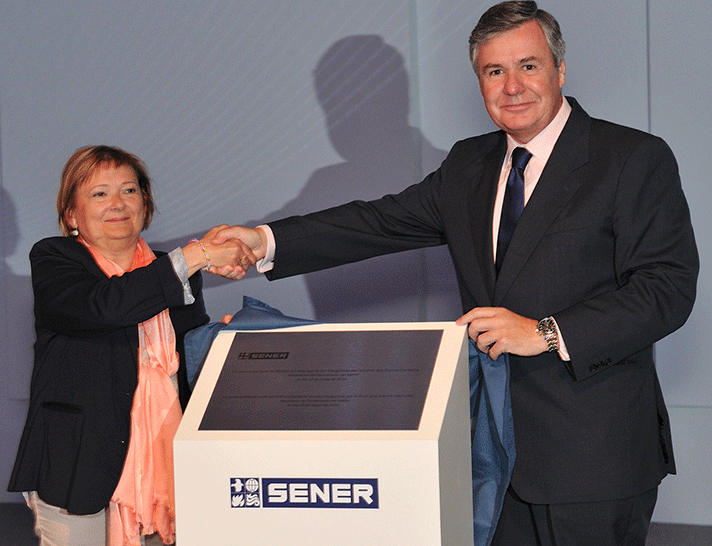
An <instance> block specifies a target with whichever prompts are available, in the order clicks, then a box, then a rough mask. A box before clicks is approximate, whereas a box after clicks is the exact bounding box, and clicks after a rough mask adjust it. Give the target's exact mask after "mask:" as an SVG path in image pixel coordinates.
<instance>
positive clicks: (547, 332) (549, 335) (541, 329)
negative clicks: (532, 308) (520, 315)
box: [536, 317, 559, 353]
mask: <svg viewBox="0 0 712 546" xmlns="http://www.w3.org/2000/svg"><path fill="white" fill-rule="evenodd" d="M536 331H537V333H538V334H539V335H540V336H541V337H543V338H544V341H546V344H547V345H548V346H549V352H550V353H555V352H558V350H559V334H558V332H557V331H556V323H555V322H554V319H553V318H552V317H546V318H543V319H541V320H540V321H539V324H537V325H536Z"/></svg>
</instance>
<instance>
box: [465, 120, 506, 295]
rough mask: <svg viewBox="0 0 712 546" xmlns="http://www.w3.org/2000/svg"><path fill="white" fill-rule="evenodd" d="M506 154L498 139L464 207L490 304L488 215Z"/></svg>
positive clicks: (492, 286)
mask: <svg viewBox="0 0 712 546" xmlns="http://www.w3.org/2000/svg"><path fill="white" fill-rule="evenodd" d="M506 152H507V139H506V137H505V135H504V133H502V138H501V139H500V142H499V143H498V144H497V146H496V147H495V148H494V149H493V150H492V151H491V152H490V153H489V154H487V155H486V156H485V157H484V159H483V161H482V169H481V170H480V171H478V172H477V174H476V176H475V177H473V179H472V182H471V183H470V184H469V193H468V206H469V216H470V229H471V232H472V234H473V241H474V245H475V249H474V252H475V254H474V255H475V257H476V259H477V263H478V265H479V268H480V271H479V273H480V278H481V279H482V280H483V283H484V285H485V289H486V291H487V296H488V300H489V301H492V298H493V296H494V289H495V280H496V276H495V270H494V250H493V248H492V215H493V211H494V201H495V197H496V196H497V181H498V180H499V174H500V171H501V169H502V162H503V161H504V155H505V153H506Z"/></svg>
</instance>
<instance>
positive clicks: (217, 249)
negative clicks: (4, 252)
mask: <svg viewBox="0 0 712 546" xmlns="http://www.w3.org/2000/svg"><path fill="white" fill-rule="evenodd" d="M57 210H58V213H59V225H60V229H61V231H62V233H63V234H64V235H65V237H52V238H48V239H44V240H42V241H39V242H38V243H37V244H35V246H34V247H33V249H32V251H31V252H30V262H31V265H32V286H33V291H34V296H35V328H36V333H37V342H36V343H35V365H34V370H33V374H32V384H31V393H30V407H29V412H28V417H27V422H26V424H25V429H24V432H23V435H22V440H21V442H20V447H19V450H18V455H17V459H16V461H15V467H14V469H13V473H12V477H11V481H10V487H9V490H10V491H22V492H24V493H25V497H26V498H27V500H28V504H29V505H30V507H31V508H32V510H33V512H34V514H35V521H36V531H37V534H38V535H39V536H40V545H41V546H45V545H48V546H49V545H51V546H55V545H59V544H61V545H67V546H69V545H71V546H78V545H86V546H89V545H91V546H96V545H103V544H105V543H107V542H108V543H110V544H112V546H113V545H115V544H116V545H124V544H126V545H136V544H140V542H141V539H140V535H142V534H144V535H146V534H152V533H154V532H158V533H159V534H160V536H161V538H162V539H163V541H164V543H166V544H169V543H171V542H173V541H174V540H175V535H174V533H175V522H174V498H173V468H172V467H173V464H172V463H173V453H172V440H173V435H174V433H175V430H176V428H177V426H178V422H179V420H180V417H181V406H180V403H179V397H178V392H177V391H178V388H177V387H178V384H179V383H181V387H182V386H183V385H182V384H183V382H184V377H182V376H181V374H180V373H179V372H182V373H183V375H184V370H183V369H182V367H180V366H179V357H178V354H177V352H176V351H177V350H178V351H180V350H181V349H182V341H183V336H184V334H185V332H186V331H188V330H190V329H192V328H195V327H197V326H200V325H202V324H204V323H206V322H207V321H208V316H207V315H206V313H205V307H204V303H203V299H202V294H201V286H202V281H201V276H200V269H201V268H206V269H209V268H210V267H211V266H216V267H220V266H223V265H228V264H232V265H236V264H239V263H240V261H241V260H242V262H243V263H245V264H246V265H247V261H248V260H249V259H253V258H254V257H253V256H252V254H251V252H250V251H249V249H246V248H243V247H242V245H241V243H239V242H237V241H230V244H229V245H221V246H215V245H213V244H212V243H211V240H212V237H213V234H214V233H215V232H216V230H217V229H218V228H213V229H212V230H211V231H210V232H208V234H206V235H205V237H203V239H202V240H201V241H197V240H193V241H191V242H190V243H189V244H187V245H186V246H185V247H183V248H178V249H176V250H174V251H173V252H171V253H170V254H164V253H156V254H154V253H153V252H152V251H151V249H150V248H149V247H148V245H147V244H146V243H145V241H144V240H143V238H141V237H140V235H139V234H140V232H141V231H142V230H143V229H146V228H147V227H148V225H149V223H150V221H151V218H152V216H153V211H154V203H153V197H152V194H151V185H150V180H149V177H148V173H147V171H146V168H145V166H144V164H143V163H142V162H141V160H140V159H138V158H137V157H135V156H133V155H131V154H129V153H127V152H125V151H123V150H120V149H118V148H112V147H108V146H92V147H84V148H80V149H79V150H77V151H76V152H75V153H74V154H73V155H72V156H71V157H70V158H69V160H68V162H67V164H66V165H65V168H64V171H63V174H62V182H61V187H60V190H59V194H58V197H57ZM177 374H178V375H177ZM182 394H185V393H182ZM185 399H187V398H184V400H185Z"/></svg>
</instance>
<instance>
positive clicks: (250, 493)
mask: <svg viewBox="0 0 712 546" xmlns="http://www.w3.org/2000/svg"><path fill="white" fill-rule="evenodd" d="M230 505H231V506H232V507H233V508H370V509H376V508H378V480H377V479H326V478H230Z"/></svg>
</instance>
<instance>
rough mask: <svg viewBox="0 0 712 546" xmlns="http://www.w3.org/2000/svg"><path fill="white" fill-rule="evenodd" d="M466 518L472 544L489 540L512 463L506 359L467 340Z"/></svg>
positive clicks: (486, 545) (483, 545)
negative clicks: (469, 492) (468, 469)
mask: <svg viewBox="0 0 712 546" xmlns="http://www.w3.org/2000/svg"><path fill="white" fill-rule="evenodd" d="M469 357H470V358H469V362H470V423H471V427H472V509H473V515H472V523H473V526H474V534H475V546H489V544H490V543H491V542H492V536H493V535H494V531H495V528H496V527H497V521H499V515H500V513H501V512H502V504H503V502H504V494H505V492H506V491H507V487H509V481H510V479H511V477H512V469H513V468H514V459H515V449H514V428H513V423H512V404H511V400H510V397H509V358H508V356H507V355H506V354H503V355H501V356H500V357H499V358H498V359H497V360H492V359H491V358H490V357H489V356H488V355H487V354H486V353H483V352H481V351H479V350H478V349H477V346H476V345H475V342H474V341H472V339H470V340H469Z"/></svg>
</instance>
